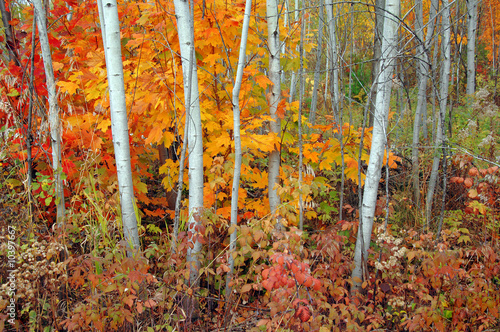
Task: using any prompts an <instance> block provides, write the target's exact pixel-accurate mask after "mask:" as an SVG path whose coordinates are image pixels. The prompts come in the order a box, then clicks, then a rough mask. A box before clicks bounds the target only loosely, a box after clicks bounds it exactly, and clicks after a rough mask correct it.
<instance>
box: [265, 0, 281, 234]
mask: <svg viewBox="0 0 500 332" xmlns="http://www.w3.org/2000/svg"><path fill="white" fill-rule="evenodd" d="M266 8H267V33H268V45H269V73H268V76H269V79H270V80H271V82H272V83H273V86H272V87H271V91H270V97H269V113H270V115H271V119H272V121H271V123H270V127H271V132H272V133H275V134H277V135H278V136H279V135H280V131H281V121H280V118H279V117H278V115H277V114H276V111H277V109H278V104H279V102H280V96H281V86H280V85H281V81H280V70H281V67H280V34H279V24H278V21H279V14H278V0H267V2H266ZM279 172H280V151H279V147H278V146H276V145H275V149H274V150H273V151H271V152H270V154H269V180H268V191H269V207H270V210H271V215H272V216H275V215H276V212H277V209H278V205H279V204H280V198H279V196H278V192H277V190H276V189H275V188H274V187H275V185H276V184H278V181H279ZM277 227H278V228H280V227H281V224H280V223H279V222H278V223H277Z"/></svg>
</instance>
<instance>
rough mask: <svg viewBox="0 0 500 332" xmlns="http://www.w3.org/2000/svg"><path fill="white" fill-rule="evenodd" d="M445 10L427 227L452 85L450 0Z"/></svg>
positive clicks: (428, 191) (428, 193)
mask: <svg viewBox="0 0 500 332" xmlns="http://www.w3.org/2000/svg"><path fill="white" fill-rule="evenodd" d="M442 3H443V7H444V8H443V10H442V11H441V13H442V14H441V15H442V25H443V29H442V31H443V38H442V42H441V45H442V56H443V59H442V64H443V65H442V69H441V86H440V91H439V113H438V114H437V116H438V122H437V125H436V139H435V142H434V147H435V151H434V158H433V161H432V171H431V175H430V177H429V185H428V189H427V198H426V206H425V215H426V220H427V228H429V227H430V222H431V218H432V216H431V212H432V202H433V199H434V191H435V189H436V183H437V179H438V171H439V162H440V159H441V149H442V147H443V142H444V120H445V116H446V106H447V102H448V89H449V85H450V82H449V80H450V68H451V37H450V36H451V32H450V30H451V24H450V3H448V0H442Z"/></svg>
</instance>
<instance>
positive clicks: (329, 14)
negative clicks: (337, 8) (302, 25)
mask: <svg viewBox="0 0 500 332" xmlns="http://www.w3.org/2000/svg"><path fill="white" fill-rule="evenodd" d="M325 7H326V19H327V20H328V34H329V42H328V49H329V51H330V56H329V58H330V62H331V63H330V65H331V71H332V92H333V96H332V104H333V115H334V119H335V121H336V122H337V123H338V124H339V122H340V116H339V114H338V113H339V112H338V105H339V98H340V97H339V96H340V92H339V91H340V90H339V66H338V61H339V59H338V58H339V56H338V53H339V52H338V45H337V31H336V27H335V19H334V17H333V1H332V0H326V1H325ZM340 125H341V124H340Z"/></svg>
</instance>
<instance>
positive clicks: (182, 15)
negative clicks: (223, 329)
mask: <svg viewBox="0 0 500 332" xmlns="http://www.w3.org/2000/svg"><path fill="white" fill-rule="evenodd" d="M174 6H175V16H176V18H177V33H178V36H179V44H180V49H181V57H182V74H183V78H184V98H185V103H186V108H189V115H190V119H187V121H188V127H189V128H188V130H189V134H188V148H189V220H188V236H189V242H190V246H189V249H188V252H187V262H188V264H189V265H190V270H191V272H190V275H189V285H190V287H192V288H194V289H196V288H198V284H199V278H198V274H199V270H200V260H199V257H198V255H199V253H200V251H201V242H200V241H199V237H200V234H199V232H200V226H201V215H202V212H203V137H202V129H201V114H200V101H199V97H198V96H199V93H198V69H197V66H196V58H195V54H194V22H193V15H192V13H191V7H190V2H189V1H184V0H174ZM193 309H194V310H197V308H196V307H194V308H189V310H193ZM188 315H189V314H188ZM189 316H191V315H189Z"/></svg>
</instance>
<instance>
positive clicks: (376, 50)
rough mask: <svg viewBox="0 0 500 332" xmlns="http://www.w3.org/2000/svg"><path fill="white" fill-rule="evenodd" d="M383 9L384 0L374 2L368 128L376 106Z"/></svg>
mask: <svg viewBox="0 0 500 332" xmlns="http://www.w3.org/2000/svg"><path fill="white" fill-rule="evenodd" d="M384 8H385V0H375V28H374V31H373V32H374V34H373V63H372V82H373V84H375V87H374V88H373V89H372V90H371V91H372V95H371V98H369V100H371V102H370V114H369V122H368V127H372V126H373V119H374V116H375V108H376V105H375V103H374V101H375V100H376V98H377V97H376V94H377V85H376V84H377V83H376V82H377V78H378V76H379V75H380V61H381V59H380V57H381V56H382V39H383V35H382V34H383V30H384V19H385V17H386V13H385V12H384Z"/></svg>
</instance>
